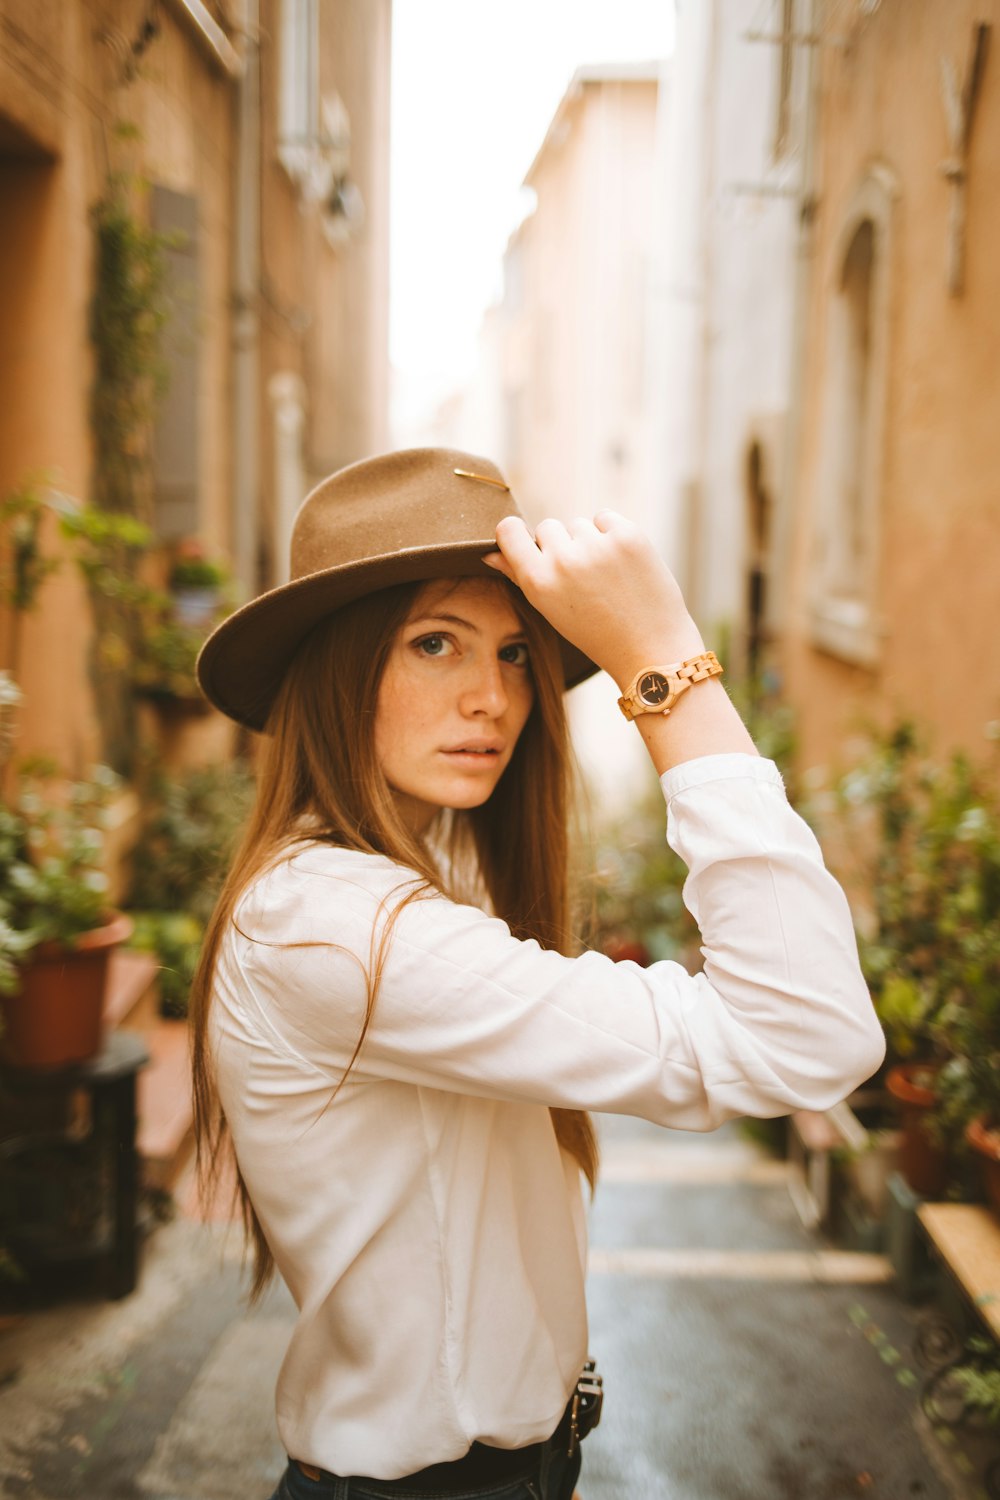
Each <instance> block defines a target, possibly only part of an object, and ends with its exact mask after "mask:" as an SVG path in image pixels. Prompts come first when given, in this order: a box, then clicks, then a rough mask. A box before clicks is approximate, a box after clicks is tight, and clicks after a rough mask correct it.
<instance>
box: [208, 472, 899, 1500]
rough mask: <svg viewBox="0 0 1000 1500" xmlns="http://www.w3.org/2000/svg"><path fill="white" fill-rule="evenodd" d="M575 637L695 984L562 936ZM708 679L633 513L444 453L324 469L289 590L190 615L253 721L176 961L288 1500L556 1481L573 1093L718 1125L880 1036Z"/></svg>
mask: <svg viewBox="0 0 1000 1500" xmlns="http://www.w3.org/2000/svg"><path fill="white" fill-rule="evenodd" d="M595 663H596V664H597V666H600V667H603V668H604V669H605V670H606V671H607V672H609V673H610V675H611V676H612V677H614V678H615V680H616V681H617V682H618V684H619V687H620V688H621V689H622V699H621V700H620V704H621V707H622V709H623V711H624V712H626V715H627V716H628V717H635V722H636V725H637V727H638V730H639V732H640V733H641V734H642V736H643V738H644V740H645V742H646V745H647V748H648V750H649V753H650V756H651V757H652V760H653V763H654V765H655V767H656V769H657V771H658V772H659V773H660V775H661V777H662V783H663V789H664V794H665V797H666V800H667V808H668V833H669V836H670V839H671V842H672V843H673V845H674V847H675V848H676V849H677V850H678V851H679V853H680V854H681V855H682V857H683V858H684V859H685V861H686V862H687V864H688V866H689V869H690V879H689V881H688V884H687V888H686V899H687V901H688V904H689V906H690V908H691V910H692V912H693V913H694V915H695V917H696V919H697V920H698V922H699V925H700V928H701V932H702V938H703V941H704V946H705V955H706V963H705V971H704V973H703V974H700V975H697V976H693V977H692V976H690V975H688V974H687V973H685V972H684V970H682V969H681V968H680V967H679V966H678V965H676V964H672V963H660V964H654V965H652V966H651V967H650V968H648V969H645V970H643V969H640V968H638V967H636V966H635V965H632V964H628V963H625V964H618V965H616V964H613V963H612V962H611V961H610V960H608V959H606V958H604V957H603V956H602V955H600V954H596V953H584V954H582V955H579V956H577V957H571V956H568V955H569V954H570V953H571V951H572V940H571V932H570V923H569V917H568V909H567V895H566V792H565V782H566V767H567V747H566V733H565V724H564V719H563V713H562V701H561V700H562V693H563V690H564V688H565V687H567V686H570V685H572V684H573V683H574V682H576V681H579V680H581V679H582V678H583V677H584V676H586V675H588V674H589V673H590V672H592V671H593V670H594V664H595ZM720 670H721V669H720V668H719V666H718V664H717V663H716V662H715V659H714V657H712V655H711V653H707V652H706V651H705V646H704V642H703V641H702V639H701V636H700V635H699V633H698V630H697V627H696V626H695V624H694V622H693V620H692V619H691V617H690V615H689V614H688V612H687V609H686V607H685V605H684V601H683V599H682V597H681V593H680V591H679V589H678V587H677V584H676V582H675V581H674V579H673V577H672V576H671V574H670V573H669V571H668V570H667V568H666V566H665V565H664V563H663V562H662V561H661V560H660V558H659V557H658V556H657V554H656V552H655V550H654V549H653V547H652V545H651V544H650V543H649V541H648V540H647V539H645V538H644V537H643V536H642V535H641V533H640V532H639V531H638V530H637V529H636V528H635V527H634V526H632V525H631V523H629V522H628V521H626V520H624V519H623V518H621V517H619V516H616V515H614V514H613V513H611V512H605V513H602V514H601V515H598V516H597V517H596V518H595V519H594V520H593V521H584V520H580V521H577V522H574V523H573V525H572V526H570V527H569V528H566V527H564V526H563V525H561V524H560V523H559V522H556V521H545V522H543V523H542V524H541V525H540V526H539V527H538V529H537V531H536V533H535V535H534V537H532V536H531V535H530V533H529V532H528V530H527V528H526V527H525V525H524V523H523V521H522V520H520V518H519V517H518V516H517V515H516V513H514V508H513V503H512V499H511V496H510V494H509V492H508V490H507V486H506V485H505V483H504V481H503V478H502V476H501V474H500V473H499V471H498V470H497V469H496V468H495V466H494V465H492V464H490V463H489V462H488V461H487V460H485V459H481V458H476V457H474V456H472V455H469V454H465V453H457V452H453V451H449V450H443V449H416V450H410V451H408V452H404V453H397V454H389V455H385V456H383V457H380V458H375V459H371V460H367V461H365V462H363V463H360V464H355V465H353V466H352V467H350V468H349V469H346V470H343V471H341V472H340V473H339V474H336V475H334V476H333V477H332V478H331V479H328V480H327V481H325V482H324V483H323V484H322V485H320V486H319V488H318V489H317V490H315V491H314V492H313V493H312V495H311V496H309V498H308V499H307V500H306V501H305V503H304V505H303V507H302V509H301V510H300V512H299V515H298V518H297V520H296V526H295V533H294V536H293V541H292V582H290V583H288V584H286V585H284V586H282V587H281V588H278V589H275V590H272V591H271V592H270V593H269V594H265V595H264V596H263V597H262V598H260V599H258V600H255V601H253V602H252V603H251V604H249V605H247V606H245V607H244V608H243V609H242V610H240V611H239V612H237V614H235V615H234V616H232V617H231V618H230V619H229V620H228V621H226V622H225V623H224V624H223V625H222V626H220V628H219V629H218V630H217V631H216V632H215V634H214V635H213V636H212V637H211V639H210V640H209V641H208V642H207V644H206V646H205V648H204V651H203V653H202V657H201V661H200V664H199V671H200V675H201V681H202V685H203V687H204V689H205V691H206V693H207V695H208V696H209V698H211V699H212V700H213V701H214V702H215V703H216V704H217V705H218V706H219V707H220V708H221V709H222V710H223V711H224V712H226V713H228V714H230V715H231V716H232V717H233V718H235V719H236V720H238V721H239V722H241V723H243V724H246V725H249V726H250V727H252V728H255V729H266V731H267V739H266V742H265V745H264V748H263V752H262V756H261V761H260V773H259V788H258V804H257V808H256V811H255V814H254V816H253V819H252V821H251V824H250V827H249V830H248V832H247V835H246V838H245V841H244V844H243V847H242V849H241V851H240V853H239V855H238V856H237V859H236V861H235V863H234V866H233V869H232V872H231V874H230V877H229V881H228V883H227V885H226V888H225V890H224V892H223V894H222V897H221V899H220V903H219V907H218V910H217V912H216V916H215V919H214V922H213V925H212V928H211V930H210V933H209V936H208V940H207V942H206V948H205V953H204V957H203V961H202V967H201V970H200V972H199V976H198V979H197V982H196V985H195V995H194V1001H195V1005H194V1025H195V1032H194V1034H195V1083H196V1098H197V1128H198V1136H199V1149H200V1153H201V1158H202V1162H203V1163H205V1164H207V1166H208V1167H209V1168H211V1166H212V1165H213V1164H217V1163H218V1161H219V1159H220V1153H221V1151H222V1149H223V1146H224V1144H225V1143H226V1140H227V1137H228V1140H229V1141H231V1144H232V1146H233V1148H234V1149H235V1155H236V1160H237V1163H238V1168H239V1190H240V1194H241V1199H242V1205H243V1210H244V1220H245V1224H246V1226H247V1229H248V1232H249V1235H250V1237H251V1240H252V1243H253V1246H254V1251H255V1257H256V1258H255V1279H254V1291H255V1292H258V1291H259V1290H260V1289H261V1288H262V1287H263V1286H264V1284H265V1283H266V1281H267V1279H268V1277H269V1276H270V1274H271V1271H272V1269H273V1268H275V1267H276V1268H277V1269H278V1270H279V1271H280V1272H281V1274H282V1276H283V1277H284V1279H285V1281H286V1282H287V1284H288V1286H289V1288H290V1289H291V1292H292V1295H293V1296H294V1298H295V1300H296V1303H297V1305H298V1307H299V1311H300V1317H299V1320H298V1323H297V1325H296V1328H295V1331H294V1333H293V1336H292V1340H291V1344H290V1347H289V1350H288V1354H287V1356H286V1359H285V1362H284V1365H283V1367H282V1371H281V1375H280V1378H279V1384H278V1393H277V1411H278V1426H279V1431H280V1433H281V1436H282V1439H283V1441H284V1443H285V1445H286V1448H287V1450H288V1453H289V1466H288V1469H287V1471H286V1473H285V1475H284V1477H283V1479H282V1481H281V1485H280V1487H279V1490H278V1492H277V1494H278V1496H279V1497H283V1500H302V1497H307V1496H348V1495H350V1496H355V1495H357V1496H390V1495H404V1494H405V1495H413V1494H427V1493H433V1494H436V1495H451V1496H456V1497H457V1496H475V1495H483V1496H485V1495H489V1496H491V1497H493V1500H524V1497H529V1496H530V1497H534V1500H568V1497H569V1496H570V1494H571V1492H572V1490H573V1485H574V1482H575V1479H576V1476H577V1473H578V1470H579V1463H580V1456H579V1440H580V1436H581V1428H582V1427H584V1426H585V1425H586V1422H585V1420H584V1418H585V1416H586V1413H587V1411H588V1409H589V1408H590V1407H591V1406H592V1399H591V1397H590V1396H589V1395H587V1393H586V1392H585V1393H584V1397H583V1401H582V1404H581V1400H580V1397H579V1394H578V1393H577V1392H576V1388H577V1381H578V1379H579V1377H580V1373H581V1369H582V1367H583V1365H584V1361H585V1359H586V1355H587V1328H586V1311H585V1306H584V1297H583V1280H584V1268H585V1256H586V1249H585V1225H584V1216H583V1204H582V1195H581V1184H580V1178H581V1174H582V1175H583V1176H585V1177H586V1178H587V1179H588V1180H589V1182H590V1183H591V1184H593V1182H594V1178H595V1173H596V1157H597V1152H596V1146H595V1141H594V1135H593V1130H592V1127H591V1124H590V1121H589V1118H588V1116H587V1114H586V1113H585V1111H586V1110H603V1111H618V1112H621V1113H625V1114H635V1115H640V1116H644V1117H645V1118H647V1119H650V1120H653V1121H656V1122H658V1123H660V1124H663V1125H668V1126H672V1127H675V1128H682V1129H689V1130H707V1129H712V1128H713V1127H714V1126H716V1125H718V1124H719V1123H721V1122H722V1121H723V1120H725V1119H727V1118H729V1117H730V1116H733V1115H737V1114H754V1115H762V1116H767V1115H777V1114H783V1113H786V1112H788V1111H790V1110H793V1109H799V1108H812V1109H821V1108H823V1107H825V1106H827V1105H830V1104H832V1103H833V1102H835V1101H836V1100H838V1099H840V1098H842V1097H843V1096H844V1095H845V1094H846V1093H847V1092H848V1091H849V1090H850V1089H851V1088H853V1087H855V1086H856V1085H857V1084H858V1083H859V1082H860V1081H861V1080H862V1079H864V1078H866V1077H867V1076H868V1075H869V1074H870V1073H871V1072H873V1071H874V1069H875V1068H876V1067H877V1066H878V1063H879V1061H880V1059H881V1056H882V1036H881V1031H880V1029H879V1026H878V1024H877V1022H876V1020H875V1017H874V1014H873V1011H872V1007H871V1004H870V1000H869V997H868V995H867V992H866V990H865V986H864V984H863V981H862V978H861V975H860V972H859V968H858V962H857V953H856V949H855V945H854V938H853V932H852V927H851V922H850V918H849V915H848V911H847V906H846V902H845V901H844V898H843V895H842V893H841V891H840V889H839V887H838V886H837V885H836V884H835V882H834V881H833V880H832V879H831V877H830V876H829V875H828V874H827V873H826V871H825V870H824V868H823V864H822V859H821V856H820V854H819V851H818V849H817V846H816V844H815V841H814V839H813V838H812V835H811V834H810V833H809V831H808V829H807V828H806V827H805V825H804V824H803V823H802V822H801V820H800V819H799V818H798V817H797V816H796V815H795V814H794V813H792V812H791V810H790V809H789V807H788V804H787V802H786V801H785V798H784V794H783V791H782V787H781V782H780V779H779V777H778V774H777V772H776V770H775V768H774V767H773V765H772V764H771V763H770V762H767V761H764V760H762V759H760V758H759V757H758V756H757V754H756V751H755V750H754V747H753V744H752V742H751V740H750V738H749V736H748V734H747V731H746V729H745V728H744V726H743V724H742V723H741V721H740V719H739V717H738V715H737V714H736V712H735V710H734V709H733V707H732V705H731V704H730V702H729V699H728V697H727V695H726V693H725V691H724V690H723V688H722V686H721V683H720V682H719V681H718V680H717V679H718V674H719V671H720ZM611 708H612V711H614V709H613V705H612V706H611ZM359 1476H360V1477H359Z"/></svg>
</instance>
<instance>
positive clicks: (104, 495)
mask: <svg viewBox="0 0 1000 1500" xmlns="http://www.w3.org/2000/svg"><path fill="white" fill-rule="evenodd" d="M134 196H135V190H134V189H131V188H130V184H129V182H128V180H127V179H124V178H121V177H113V178H111V179H110V181H109V184H108V189H107V191H106V193H105V195H104V196H103V197H102V198H101V199H100V200H99V201H98V202H97V203H96V204H95V205H94V207H93V210H92V222H93V226H94V238H95V246H94V249H95V257H94V272H95V283H94V296H93V300H92V302H91V305H90V338H91V342H92V344H93V347H94V355H95V368H94V385H93V389H92V392H91V426H92V428H93V434H94V492H93V496H92V500H93V503H94V505H96V506H97V507H98V509H100V510H110V511H117V512H122V513H124V514H126V515H131V516H135V517H136V518H137V519H138V520H142V521H145V522H146V523H147V524H148V523H149V522H150V521H151V520H152V483H151V462H150V442H151V436H152V424H153V416H154V414H155V410H156V403H157V400H158V399H159V396H160V395H161V394H162V391H163V388H164V384H165V379H166V374H165V365H164V362H163V358H162V353H161V336H162V333H163V328H164V325H165V323H166V321H167V316H168V312H167V301H166V294H165V289H166V257H165V254H164V251H165V249H166V244H167V240H166V237H165V236H164V235H161V234H157V233H156V232H155V230H152V229H150V228H149V227H148V225H146V224H144V223H143V222H142V221H141V220H140V219H139V217H138V216H137V214H136V213H135V211H134V208H133V204H132V199H133V197H134Z"/></svg>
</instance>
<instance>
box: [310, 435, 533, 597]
mask: <svg viewBox="0 0 1000 1500" xmlns="http://www.w3.org/2000/svg"><path fill="white" fill-rule="evenodd" d="M456 471H460V472H456ZM518 513H519V512H518V509H517V505H516V503H515V501H514V497H513V496H512V495H511V493H510V491H509V489H508V488H507V485H506V483H505V481H504V479H503V476H502V475H501V473H500V470H499V469H498V468H497V466H496V465H495V464H494V463H491V462H490V460H489V459H487V458H480V457H478V456H476V455H475V454H471V453H463V452H461V451H459V450H458V449H453V448H407V449H403V450H402V451H399V452H396V453H386V454H381V455H380V456H379V457H377V458H369V459H363V460H362V461H361V462H360V463H356V464H351V465H350V466H349V467H348V468H346V469H341V470H340V471H339V472H338V473H336V474H333V475H331V476H330V478H329V479H324V480H323V481H322V483H321V484H318V485H317V486H316V488H315V489H314V490H312V492H311V493H310V494H309V495H307V496H306V498H305V500H304V501H303V502H302V505H301V506H300V507H299V511H298V514H297V515H296V517H295V522H294V526H293V529H292V543H291V557H290V564H291V577H292V578H293V579H300V578H307V577H309V576H310V575H311V574H313V573H319V572H322V571H323V570H325V569H327V568H333V567H343V566H345V565H349V564H352V563H362V562H365V561H368V560H370V559H374V558H384V557H386V555H387V554H393V553H405V552H413V551H415V550H418V549H423V548H428V547H430V548H433V547H442V546H456V545H458V546H461V545H478V546H482V547H483V549H484V551H485V550H487V549H488V548H489V547H491V546H492V545H494V537H495V533H496V527H497V522H498V521H500V520H501V519H502V518H503V517H504V516H507V515H511V514H518Z"/></svg>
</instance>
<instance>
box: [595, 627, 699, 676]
mask: <svg viewBox="0 0 1000 1500" xmlns="http://www.w3.org/2000/svg"><path fill="white" fill-rule="evenodd" d="M704 650H705V642H704V640H703V638H702V634H701V631H700V630H699V629H698V627H697V625H696V624H695V622H694V620H692V619H691V617H690V615H689V616H688V618H687V620H686V621H684V622H679V623H678V624H677V626H676V627H675V628H673V629H671V630H665V631H659V632H656V633H655V634H653V633H651V634H650V636H649V638H648V639H645V638H637V639H636V640H634V641H630V642H629V643H628V644H627V647H623V646H621V645H618V646H617V647H616V649H615V662H614V665H613V666H609V667H607V668H606V670H607V672H608V673H609V675H610V676H611V677H613V678H614V680H615V682H617V684H618V687H619V690H620V691H621V692H624V691H625V689H626V688H627V687H628V685H629V683H630V682H632V681H633V679H634V678H635V675H636V673H637V672H641V671H643V670H644V669H645V668H646V667H666V666H671V665H673V664H674V663H676V662H682V661H687V660H688V659H689V658H690V657H692V656H698V655H700V653H701V652H703V651H704Z"/></svg>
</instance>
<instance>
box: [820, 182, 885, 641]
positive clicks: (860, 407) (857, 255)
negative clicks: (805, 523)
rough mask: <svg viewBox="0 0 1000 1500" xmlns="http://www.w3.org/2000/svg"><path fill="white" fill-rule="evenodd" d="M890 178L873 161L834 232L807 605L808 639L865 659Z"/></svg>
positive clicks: (874, 547)
mask: <svg viewBox="0 0 1000 1500" xmlns="http://www.w3.org/2000/svg"><path fill="white" fill-rule="evenodd" d="M894 196H895V194H894V190H893V180H892V178H891V176H890V175H889V174H888V173H887V172H886V171H884V169H879V170H874V171H873V172H872V173H870V174H869V176H868V177H866V179H865V181H864V182H863V183H862V185H861V187H860V188H859V190H858V192H857V193H856V194H855V196H854V199H853V201H852V204H851V208H850V211H849V212H848V214H847V215H846V217H845V222H844V225H843V227H842V230H841V233H840V235H839V236H838V240H837V245H836V251H835V257H834V263H833V267H832V273H833V274H832V276H831V278H830V305H829V322H828V333H827V351H826V369H825V401H824V423H823V435H822V449H821V460H820V468H819V485H818V490H819V499H820V504H819V516H818V525H817V528H816V546H815V552H814V570H813V571H814V584H815V588H814V590H813V599H812V606H811V624H812V636H813V639H814V641H815V642H816V644H817V645H819V646H822V647H824V648H825V649H826V650H829V651H832V652H834V653H835V654H836V655H838V656H842V657H844V658H845V659H846V660H849V661H855V662H858V663H860V664H862V665H874V664H875V662H876V661H877V659H878V655H879V646H880V639H881V629H880V624H879V617H878V572H879V556H878V549H879V532H880V524H879V522H880V511H881V487H882V448H883V428H884V420H883V419H884V411H885V392H886V354H887V343H888V296H889V246H890V215H891V205H892V200H893V197H894Z"/></svg>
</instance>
